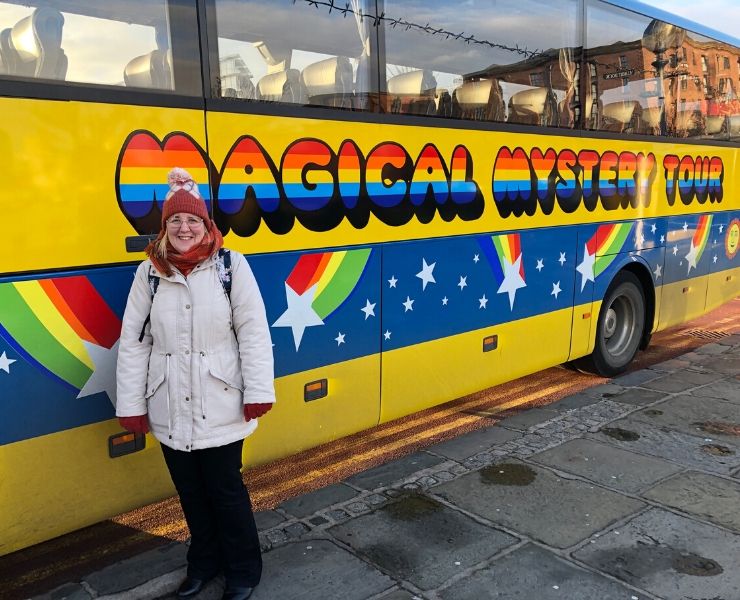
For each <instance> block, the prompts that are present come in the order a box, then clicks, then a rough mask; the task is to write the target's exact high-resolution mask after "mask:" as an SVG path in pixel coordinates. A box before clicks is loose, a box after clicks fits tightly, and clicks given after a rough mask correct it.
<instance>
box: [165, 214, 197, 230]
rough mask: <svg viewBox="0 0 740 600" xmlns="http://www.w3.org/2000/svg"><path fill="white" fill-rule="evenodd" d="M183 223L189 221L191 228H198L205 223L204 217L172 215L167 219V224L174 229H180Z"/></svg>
mask: <svg viewBox="0 0 740 600" xmlns="http://www.w3.org/2000/svg"><path fill="white" fill-rule="evenodd" d="M183 223H187V225H188V227H189V228H190V229H197V228H198V227H201V226H202V225H203V219H199V218H198V217H188V218H187V219H181V218H180V217H172V218H171V219H167V225H168V226H169V227H172V229H180V227H182V224H183Z"/></svg>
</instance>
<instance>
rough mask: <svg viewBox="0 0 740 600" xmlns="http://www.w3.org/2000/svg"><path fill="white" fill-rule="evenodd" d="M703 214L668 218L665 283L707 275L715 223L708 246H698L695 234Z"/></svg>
mask: <svg viewBox="0 0 740 600" xmlns="http://www.w3.org/2000/svg"><path fill="white" fill-rule="evenodd" d="M701 218H702V215H683V216H679V217H670V218H669V219H668V232H667V234H666V256H665V269H664V273H663V275H664V278H663V283H664V284H667V283H675V282H677V281H683V280H686V279H691V278H693V277H698V276H700V275H706V274H707V273H709V264H710V262H711V255H712V252H711V242H712V235H711V234H713V233H714V232H715V231H716V230H715V226H714V224H713V225H712V231H711V232H710V239H709V241H708V243H707V244H706V246H704V247H703V248H697V246H696V245H695V244H694V236H695V234H696V231H697V227H698V226H699V222H700V219H701Z"/></svg>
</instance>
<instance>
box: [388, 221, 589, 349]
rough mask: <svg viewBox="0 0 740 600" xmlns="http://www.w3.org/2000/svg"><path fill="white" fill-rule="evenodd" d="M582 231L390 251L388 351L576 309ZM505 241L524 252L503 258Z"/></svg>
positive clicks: (446, 242)
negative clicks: (576, 280)
mask: <svg viewBox="0 0 740 600" xmlns="http://www.w3.org/2000/svg"><path fill="white" fill-rule="evenodd" d="M577 231H578V228H577V227H558V228H548V229H537V230H530V231H524V232H521V233H518V234H510V237H509V234H497V235H496V236H493V237H496V238H499V239H498V242H499V243H498V244H497V243H494V241H493V238H492V236H490V235H488V236H485V235H482V236H481V235H479V236H465V237H459V238H448V239H441V240H424V241H415V242H405V243H398V244H393V245H388V246H386V247H385V248H384V251H383V282H382V286H383V349H384V350H392V349H395V348H400V347H403V346H408V345H411V344H418V343H421V342H425V341H429V340H433V339H437V338H441V337H446V336H450V335H455V334H458V333H462V332H465V331H471V330H475V329H480V328H483V327H487V326H490V325H495V324H499V323H503V322H506V321H512V320H516V319H522V318H525V317H530V316H533V315H536V314H541V313H546V312H551V311H554V310H559V309H563V308H567V307H569V306H572V304H573V294H574V285H575V271H574V269H575V261H576V239H577ZM516 238H518V240H517V239H516ZM502 243H503V244H507V243H508V244H512V245H513V246H514V247H516V246H517V244H518V248H519V249H520V252H519V253H517V252H509V253H508V254H506V253H502V252H501V244H502ZM516 265H518V266H519V267H523V269H522V270H518V269H517V268H516ZM522 271H523V274H522Z"/></svg>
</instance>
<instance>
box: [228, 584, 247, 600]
mask: <svg viewBox="0 0 740 600" xmlns="http://www.w3.org/2000/svg"><path fill="white" fill-rule="evenodd" d="M253 591H254V588H251V587H230V586H226V589H225V590H224V595H223V596H221V600H247V598H249V597H250V596H251V595H252V592H253Z"/></svg>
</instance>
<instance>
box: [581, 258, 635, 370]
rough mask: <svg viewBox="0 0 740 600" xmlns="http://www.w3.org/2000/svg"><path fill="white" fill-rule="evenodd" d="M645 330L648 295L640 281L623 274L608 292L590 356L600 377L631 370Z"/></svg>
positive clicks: (625, 272) (616, 278)
mask: <svg viewBox="0 0 740 600" xmlns="http://www.w3.org/2000/svg"><path fill="white" fill-rule="evenodd" d="M644 329H645V294H644V292H643V290H642V285H641V284H640V280H639V279H637V277H636V276H635V275H633V274H632V273H630V272H628V271H621V272H620V273H618V274H617V276H616V277H615V278H614V281H612V283H611V285H610V286H609V289H608V290H607V291H606V296H605V297H604V302H603V303H602V304H601V311H600V312H599V322H598V325H597V328H596V345H595V346H594V351H593V353H592V354H591V356H590V357H589V359H590V361H589V362H590V363H591V366H592V368H593V370H594V371H596V372H597V373H598V374H599V375H603V376H605V377H613V376H614V375H618V374H619V373H622V372H624V371H625V370H626V369H627V365H629V364H630V362H632V359H633V358H634V357H635V354H636V353H637V349H638V347H639V346H640V342H641V341H642V338H643V330H644Z"/></svg>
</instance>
